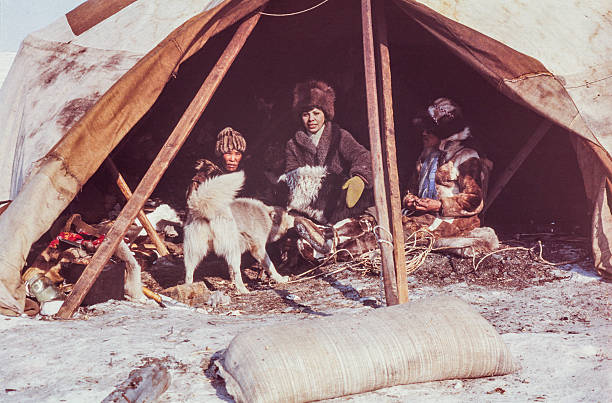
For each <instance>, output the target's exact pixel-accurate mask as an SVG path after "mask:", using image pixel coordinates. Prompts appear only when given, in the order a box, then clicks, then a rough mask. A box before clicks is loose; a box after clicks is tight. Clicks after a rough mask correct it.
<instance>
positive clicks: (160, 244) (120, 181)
mask: <svg viewBox="0 0 612 403" xmlns="http://www.w3.org/2000/svg"><path fill="white" fill-rule="evenodd" d="M106 167H107V168H108V170H109V171H110V172H111V174H112V175H113V178H114V179H115V183H116V184H117V187H118V188H119V190H120V191H121V194H123V196H124V197H125V200H126V201H127V200H130V198H131V197H132V190H131V189H130V187H129V186H128V184H127V183H126V182H125V179H124V178H123V175H121V172H119V170H118V169H117V166H116V165H115V163H114V162H113V160H112V159H111V158H110V157H107V158H106ZM137 217H138V221H140V223H141V224H142V227H143V228H144V230H145V231H146V232H147V235H149V238H151V241H153V244H155V248H156V249H157V251H158V252H159V254H160V255H161V256H167V255H169V254H170V252H168V248H166V244H165V243H164V241H163V240H162V239H161V237H160V236H159V234H158V233H157V231H156V230H155V227H154V226H153V225H152V224H151V221H149V219H148V218H147V216H146V215H145V213H144V210H142V209H141V210H139V211H138V216H137Z"/></svg>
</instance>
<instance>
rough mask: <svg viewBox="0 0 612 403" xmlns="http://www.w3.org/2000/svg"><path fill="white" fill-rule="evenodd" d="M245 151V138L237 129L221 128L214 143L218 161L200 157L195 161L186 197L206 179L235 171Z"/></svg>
mask: <svg viewBox="0 0 612 403" xmlns="http://www.w3.org/2000/svg"><path fill="white" fill-rule="evenodd" d="M245 151H246V140H245V139H244V137H243V136H242V134H240V132H239V131H238V130H235V129H233V128H231V127H229V126H228V127H226V128H225V129H223V130H221V131H220V132H219V134H217V143H216V144H215V155H216V156H217V159H218V162H217V163H215V162H212V161H210V160H207V159H200V160H198V161H197V162H196V165H195V169H196V171H197V172H196V174H195V176H194V177H193V178H192V179H191V185H189V188H188V189H187V198H188V197H189V195H190V194H191V192H193V191H194V190H195V189H197V188H198V186H199V185H200V183H202V182H204V181H205V180H206V179H210V178H212V177H215V176H219V175H223V174H226V173H230V172H236V171H237V170H238V169H239V168H240V162H241V161H242V155H243V153H244V152H245Z"/></svg>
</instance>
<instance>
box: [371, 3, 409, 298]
mask: <svg viewBox="0 0 612 403" xmlns="http://www.w3.org/2000/svg"><path fill="white" fill-rule="evenodd" d="M374 4H375V7H374V21H375V27H376V36H375V37H374V38H375V40H376V46H377V48H378V52H377V56H378V67H379V69H380V74H379V82H380V89H381V100H380V102H381V110H382V122H381V125H382V149H383V157H384V168H385V173H386V175H385V190H386V192H387V196H388V208H389V218H390V224H391V235H392V236H393V261H394V262H395V278H396V282H397V299H398V302H399V303H400V304H403V303H405V302H408V282H407V278H406V277H407V276H406V254H405V251H404V227H403V226H402V203H401V197H402V196H401V194H400V187H399V175H398V173H397V153H396V149H395V124H394V122H393V93H392V90H391V59H390V56H389V44H388V38H387V20H386V17H385V3H384V1H383V0H375V3H374Z"/></svg>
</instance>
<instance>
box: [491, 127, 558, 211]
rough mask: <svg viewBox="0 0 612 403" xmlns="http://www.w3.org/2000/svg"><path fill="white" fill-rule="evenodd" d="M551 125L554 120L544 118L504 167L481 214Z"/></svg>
mask: <svg viewBox="0 0 612 403" xmlns="http://www.w3.org/2000/svg"><path fill="white" fill-rule="evenodd" d="M551 127H552V122H551V121H550V120H548V119H544V120H542V122H540V124H539V126H538V128H537V129H536V130H535V132H533V134H532V135H531V137H529V139H528V140H527V142H526V143H525V145H524V146H523V147H522V148H521V149H520V150H519V152H518V153H517V154H516V156H515V157H514V159H513V160H512V161H511V162H510V164H508V166H507V167H506V169H504V172H502V174H501V176H500V177H499V179H498V180H497V182H495V186H493V188H492V189H491V190H490V191H489V195H488V197H487V201H486V202H485V206H484V209H483V210H482V213H481V214H484V213H485V212H486V211H487V210H488V209H489V207H491V204H493V202H494V201H495V199H496V198H497V196H499V194H500V193H501V191H502V190H503V189H504V187H505V186H506V185H507V184H508V182H509V181H510V179H512V176H514V173H515V172H516V171H517V170H518V169H519V168H520V166H521V165H522V164H523V162H524V161H525V159H527V157H528V156H529V154H531V152H532V151H533V149H534V148H535V146H537V145H538V143H539V142H540V140H542V137H544V135H545V134H546V133H548V130H550V128H551Z"/></svg>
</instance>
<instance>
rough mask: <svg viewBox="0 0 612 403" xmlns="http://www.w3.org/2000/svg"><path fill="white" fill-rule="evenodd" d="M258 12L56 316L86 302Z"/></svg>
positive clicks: (221, 59)
mask: <svg viewBox="0 0 612 403" xmlns="http://www.w3.org/2000/svg"><path fill="white" fill-rule="evenodd" d="M259 16H260V15H259V13H257V12H256V13H255V14H253V15H252V16H251V17H249V18H248V19H247V20H245V21H244V22H243V23H242V24H240V26H239V27H238V29H237V30H236V33H234V36H233V38H232V40H231V41H230V43H229V44H228V45H227V47H226V48H225V50H224V51H223V54H222V55H221V56H220V57H219V59H218V60H217V63H216V64H215V66H214V67H213V68H212V70H211V72H210V73H209V74H208V77H206V80H204V83H203V84H202V86H201V87H200V89H199V90H198V93H197V94H196V95H195V97H194V99H193V100H192V101H191V103H190V104H189V106H188V107H187V110H186V111H185V113H184V114H183V116H181V119H180V120H179V122H178V124H177V125H176V127H175V128H174V130H173V131H172V133H171V134H170V136H168V139H167V140H166V142H165V143H164V145H163V146H162V148H161V150H160V151H159V153H158V154H157V157H155V160H154V161H153V163H152V164H151V166H150V167H149V169H148V170H147V172H146V173H145V175H144V177H143V178H142V180H141V181H140V184H139V185H138V187H137V188H136V190H135V191H134V194H133V195H132V197H131V198H130V200H128V202H127V204H126V205H125V207H124V208H123V210H122V211H121V213H120V214H119V216H118V217H117V219H116V220H115V223H114V224H113V226H112V227H111V229H110V231H109V232H108V233H107V235H106V238H105V239H104V241H103V242H102V244H101V245H100V247H99V248H98V250H97V251H96V253H95V254H94V256H93V257H92V259H91V262H90V263H89V265H88V266H87V267H86V268H85V270H84V271H83V274H82V275H81V277H80V278H79V280H78V281H77V282H76V284H75V285H74V288H73V290H72V292H71V293H70V295H69V296H68V298H67V299H66V301H64V304H63V305H62V307H61V308H60V310H59V312H58V314H57V316H58V317H59V318H62V319H69V318H70V317H71V316H72V314H73V313H74V311H75V310H76V309H77V307H78V306H79V305H80V304H81V302H82V301H83V298H84V297H85V294H87V292H88V291H89V289H90V288H91V286H92V285H93V283H94V282H95V281H96V279H97V278H98V275H99V274H100V272H101V271H102V269H103V268H104V265H106V262H108V259H110V257H111V256H112V255H113V253H114V251H115V249H116V248H117V245H119V242H121V240H122V239H123V236H124V235H125V233H126V231H127V229H128V227H129V226H130V224H131V223H132V222H133V221H134V219H135V218H136V215H137V214H138V211H139V210H141V209H142V206H143V205H144V203H145V202H146V201H147V199H148V198H149V196H150V195H151V193H152V192H153V190H154V189H155V186H157V184H158V183H159V180H160V179H161V176H162V175H163V174H164V172H166V169H167V168H168V166H169V165H170V162H172V160H173V159H174V157H175V156H176V154H177V153H178V151H179V149H180V148H181V146H182V145H183V143H184V142H185V140H186V139H187V137H188V136H189V133H190V132H191V130H192V129H193V127H194V126H195V124H196V123H197V121H198V119H199V118H200V116H201V115H202V113H203V112H204V109H205V108H206V106H207V105H208V103H209V102H210V99H211V98H212V96H213V94H214V93H215V91H216V89H217V87H218V86H219V84H220V83H221V80H223V77H225V74H226V73H227V71H228V70H229V68H230V67H231V65H232V63H233V62H234V59H235V58H236V56H237V55H238V53H239V52H240V50H241V49H242V47H243V46H244V44H245V42H246V40H247V38H248V37H249V35H250V34H251V32H252V31H253V28H255V25H256V24H257V21H258V20H259Z"/></svg>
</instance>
